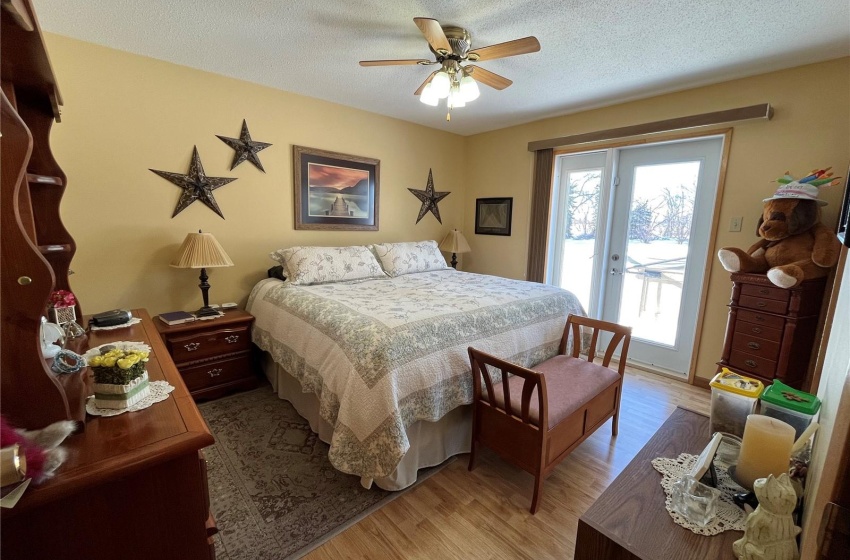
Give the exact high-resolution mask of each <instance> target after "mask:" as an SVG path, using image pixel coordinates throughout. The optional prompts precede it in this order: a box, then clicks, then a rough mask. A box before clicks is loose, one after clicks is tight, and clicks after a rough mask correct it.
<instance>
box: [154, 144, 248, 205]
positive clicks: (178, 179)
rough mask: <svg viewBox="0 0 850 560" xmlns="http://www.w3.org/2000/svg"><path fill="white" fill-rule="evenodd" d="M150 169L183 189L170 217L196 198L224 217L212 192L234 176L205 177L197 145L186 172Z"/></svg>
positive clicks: (232, 179)
mask: <svg viewBox="0 0 850 560" xmlns="http://www.w3.org/2000/svg"><path fill="white" fill-rule="evenodd" d="M151 171H153V172H154V173H156V174H157V175H159V176H160V177H162V178H163V179H167V180H169V181H171V182H172V183H174V184H175V185H177V186H178V187H180V188H181V189H183V194H181V195H180V200H179V202H177V207H176V208H175V209H174V214H172V215H171V217H172V218H173V217H174V216H176V215H177V214H179V213H180V212H182V211H183V210H185V209H186V208H187V207H188V206H189V205H190V204H192V203H193V202H195V201H196V200H200V201H201V202H203V203H204V204H206V205H207V206H208V207H209V208H210V209H211V210H212V211H213V212H215V213H216V214H218V215H219V216H221V217H222V219H223V218H224V214H222V213H221V208H219V207H218V203H216V201H215V197H214V196H213V193H212V192H213V191H214V190H216V189H217V188H219V187H223V186H224V185H226V184H227V183H230V182H231V181H235V180H236V178H235V177H234V178H230V177H207V175H206V173H204V166H203V164H201V156H199V155H198V147H197V146H195V147H194V149H193V150H192V163H191V164H190V165H189V173H188V174H186V175H182V174H180V173H171V172H170V171H157V170H156V169H151Z"/></svg>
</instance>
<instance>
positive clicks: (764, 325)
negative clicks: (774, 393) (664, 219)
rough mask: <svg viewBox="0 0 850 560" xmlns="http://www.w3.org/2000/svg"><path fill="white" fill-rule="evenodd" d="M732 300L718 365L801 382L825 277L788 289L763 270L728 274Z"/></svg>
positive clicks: (794, 384) (814, 339) (792, 383)
mask: <svg viewBox="0 0 850 560" xmlns="http://www.w3.org/2000/svg"><path fill="white" fill-rule="evenodd" d="M732 282H733V288H732V300H731V302H730V303H729V321H728V323H727V325H726V341H725V344H724V345H723V356H722V358H721V359H720V361H719V362H718V365H720V366H723V367H727V368H729V369H731V370H733V371H737V372H739V373H743V374H744V375H748V376H751V377H757V378H759V379H761V380H762V381H764V382H767V383H771V382H773V380H774V379H780V380H782V382H783V383H786V384H788V385H790V386H792V387H796V388H804V387H803V384H804V383H805V381H806V378H807V373H808V370H809V366H810V362H811V358H812V350H813V349H814V347H815V345H816V344H817V339H818V338H819V334H818V332H817V330H818V320H819V319H820V310H821V304H822V302H823V294H824V287H825V285H826V279H825V278H820V279H817V280H810V281H807V282H803V283H802V284H801V285H800V286H797V287H795V288H790V289H784V288H779V287H777V286H775V285H774V284H772V283H771V282H770V280H768V279H767V276H765V275H764V274H747V273H735V274H732Z"/></svg>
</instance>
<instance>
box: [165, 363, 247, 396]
mask: <svg viewBox="0 0 850 560" xmlns="http://www.w3.org/2000/svg"><path fill="white" fill-rule="evenodd" d="M180 375H182V376H183V381H185V382H186V387H188V388H189V392H190V393H192V392H195V391H200V390H201V389H207V388H209V387H214V386H216V385H222V384H224V383H229V382H231V381H237V380H239V379H250V378H253V377H254V371H253V369H252V363H251V356H250V355H245V356H236V357H235V358H230V359H228V360H218V361H214V362H208V363H206V364H202V365H197V366H191V367H184V368H180Z"/></svg>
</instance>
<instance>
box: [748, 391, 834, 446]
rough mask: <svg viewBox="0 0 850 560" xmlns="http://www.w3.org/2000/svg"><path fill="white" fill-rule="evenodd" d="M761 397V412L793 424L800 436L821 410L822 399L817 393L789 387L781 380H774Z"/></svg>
mask: <svg viewBox="0 0 850 560" xmlns="http://www.w3.org/2000/svg"><path fill="white" fill-rule="evenodd" d="M759 399H760V400H761V408H760V413H761V414H764V415H765V416H770V417H772V418H776V419H777V420H782V421H783V422H785V423H787V424H790V425H791V426H793V427H794V430H795V431H796V432H797V435H796V436H795V437H800V434H802V433H803V431H804V430H805V429H806V428H808V427H809V424H811V423H812V418H813V417H814V415H815V414H817V413H818V410H820V399H819V398H817V397H816V396H815V395H812V394H809V393H805V392H803V391H799V390H797V389H794V388H793V387H789V386H788V385H786V384H785V383H783V382H781V381H774V382H773V385H771V386H769V387H768V388H767V389H765V390H764V392H763V393H762V394H761V397H759Z"/></svg>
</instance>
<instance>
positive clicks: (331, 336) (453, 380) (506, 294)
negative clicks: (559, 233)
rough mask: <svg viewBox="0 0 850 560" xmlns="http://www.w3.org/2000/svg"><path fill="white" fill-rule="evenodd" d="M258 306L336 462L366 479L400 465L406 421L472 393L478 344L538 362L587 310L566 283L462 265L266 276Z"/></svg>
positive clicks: (271, 345) (262, 343)
mask: <svg viewBox="0 0 850 560" xmlns="http://www.w3.org/2000/svg"><path fill="white" fill-rule="evenodd" d="M248 311H250V312H251V313H252V314H253V315H254V317H256V320H255V322H254V328H253V340H254V343H255V344H257V346H259V347H260V348H261V349H263V350H265V351H267V352H269V353H270V354H271V355H272V357H273V358H274V360H275V361H276V362H277V363H278V364H279V365H280V366H281V367H283V368H284V369H285V370H286V371H287V372H289V373H290V374H291V375H292V376H294V377H295V378H296V379H298V380H299V381H300V382H301V386H302V388H303V390H304V391H305V392H311V393H315V394H316V395H317V397H318V399H319V403H320V413H321V415H322V417H323V418H324V419H325V420H326V421H327V422H328V423H330V424H331V425H332V426H334V435H333V438H332V441H331V447H330V452H329V458H330V461H331V463H332V464H333V465H334V467H336V468H337V469H339V470H341V471H343V472H346V473H350V474H356V475H358V476H360V477H362V478H365V479H370V478H379V477H383V476H387V475H389V474H390V473H392V472H393V471H394V470H395V468H396V466H397V465H398V463H399V461H400V460H401V458H402V457H403V456H404V454H405V453H406V452H407V450H408V448H409V442H408V440H407V435H406V433H405V428H406V427H407V426H410V425H411V424H413V423H414V422H416V421H418V420H431V421H436V420H439V419H440V418H442V416H443V415H445V414H446V413H447V412H449V411H450V410H452V409H454V408H456V407H458V406H460V405H462V404H468V403H470V402H472V378H471V375H470V365H469V356H468V353H467V347H469V346H473V347H475V348H478V349H480V350H483V351H485V352H490V353H492V354H495V355H497V356H500V357H503V358H505V359H508V360H510V361H512V362H515V363H519V364H522V365H525V366H532V365H536V364H538V363H540V362H541V361H543V360H545V359H548V358H550V357H551V356H553V355H554V354H555V353H556V352H557V347H558V343H559V341H560V338H561V334H562V333H563V329H564V323H565V321H566V317H567V315H568V314H570V313H575V314H582V315H583V314H584V311H583V310H582V308H581V304H580V303H579V302H578V300H577V299H576V297H575V296H574V295H573V294H571V293H569V292H567V291H565V290H561V289H559V288H555V287H552V286H547V285H543V284H537V283H533V282H522V281H518V280H508V279H505V278H499V277H495V276H484V275H480V274H470V273H466V272H457V271H455V270H453V269H449V270H439V271H432V272H422V273H418V274H407V275H404V276H399V277H397V278H384V279H375V280H365V281H359V282H347V283H334V284H322V285H315V286H292V285H290V284H288V283H285V282H281V281H280V280H275V279H267V280H263V281H261V282H260V283H258V284H257V285H256V286H255V287H254V290H253V291H252V292H251V295H250V297H249V299H248Z"/></svg>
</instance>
